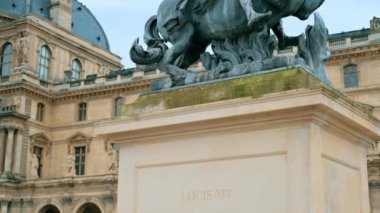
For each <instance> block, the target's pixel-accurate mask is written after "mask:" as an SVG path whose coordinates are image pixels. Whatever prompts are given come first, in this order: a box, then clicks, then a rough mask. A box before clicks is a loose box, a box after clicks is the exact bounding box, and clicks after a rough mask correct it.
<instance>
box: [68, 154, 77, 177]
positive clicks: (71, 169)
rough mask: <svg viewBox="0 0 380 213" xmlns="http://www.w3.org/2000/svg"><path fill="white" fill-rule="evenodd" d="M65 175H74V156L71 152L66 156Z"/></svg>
mask: <svg viewBox="0 0 380 213" xmlns="http://www.w3.org/2000/svg"><path fill="white" fill-rule="evenodd" d="M66 176H68V177H72V176H75V156H74V155H73V154H69V155H68V156H67V168H66Z"/></svg>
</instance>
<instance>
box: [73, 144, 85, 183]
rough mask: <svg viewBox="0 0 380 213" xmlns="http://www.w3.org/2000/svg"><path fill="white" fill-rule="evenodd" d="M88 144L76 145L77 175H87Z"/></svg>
mask: <svg viewBox="0 0 380 213" xmlns="http://www.w3.org/2000/svg"><path fill="white" fill-rule="evenodd" d="M86 154H87V147H86V146H75V147H74V157H75V175H77V176H84V175H86V158H87V157H86Z"/></svg>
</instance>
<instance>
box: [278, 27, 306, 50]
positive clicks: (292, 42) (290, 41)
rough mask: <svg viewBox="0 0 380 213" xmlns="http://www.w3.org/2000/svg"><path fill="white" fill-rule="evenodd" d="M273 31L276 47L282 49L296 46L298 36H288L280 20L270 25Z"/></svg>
mask: <svg viewBox="0 0 380 213" xmlns="http://www.w3.org/2000/svg"><path fill="white" fill-rule="evenodd" d="M272 31H273V33H274V34H275V35H276V37H277V39H278V48H279V49H280V50H283V49H285V48H287V47H289V46H298V43H299V39H300V37H301V36H302V35H300V36H294V37H289V36H287V35H286V34H285V32H284V28H283V27H282V21H281V20H280V21H279V22H278V23H277V24H275V25H274V26H273V27H272Z"/></svg>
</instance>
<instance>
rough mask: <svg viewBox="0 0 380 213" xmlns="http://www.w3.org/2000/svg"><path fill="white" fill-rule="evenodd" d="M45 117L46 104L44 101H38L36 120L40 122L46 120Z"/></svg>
mask: <svg viewBox="0 0 380 213" xmlns="http://www.w3.org/2000/svg"><path fill="white" fill-rule="evenodd" d="M44 118H45V104H44V103H38V104H37V113H36V120H37V121H39V122H44Z"/></svg>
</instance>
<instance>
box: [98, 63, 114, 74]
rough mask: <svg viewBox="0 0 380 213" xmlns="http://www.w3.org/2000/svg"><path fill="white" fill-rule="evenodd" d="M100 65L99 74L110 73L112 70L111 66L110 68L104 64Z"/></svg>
mask: <svg viewBox="0 0 380 213" xmlns="http://www.w3.org/2000/svg"><path fill="white" fill-rule="evenodd" d="M98 66H99V68H98V74H99V75H108V74H109V73H110V72H111V70H110V68H108V67H107V66H106V65H104V64H102V65H98Z"/></svg>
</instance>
